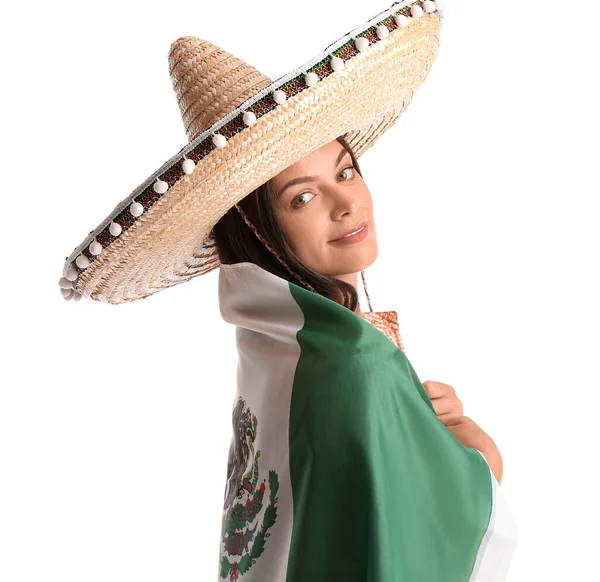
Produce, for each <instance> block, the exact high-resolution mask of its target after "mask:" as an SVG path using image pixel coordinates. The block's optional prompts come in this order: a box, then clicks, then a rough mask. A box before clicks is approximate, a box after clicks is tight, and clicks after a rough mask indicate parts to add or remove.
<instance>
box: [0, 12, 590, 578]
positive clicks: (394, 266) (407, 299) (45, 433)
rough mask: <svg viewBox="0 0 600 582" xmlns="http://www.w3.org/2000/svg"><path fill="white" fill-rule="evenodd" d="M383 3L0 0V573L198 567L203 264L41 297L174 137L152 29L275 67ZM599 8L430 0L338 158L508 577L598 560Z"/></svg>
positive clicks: (211, 568)
mask: <svg viewBox="0 0 600 582" xmlns="http://www.w3.org/2000/svg"><path fill="white" fill-rule="evenodd" d="M390 4H391V1H389V2H377V3H374V4H369V3H366V2H357V1H347V2H345V3H343V6H340V5H339V3H334V2H330V3H326V2H323V1H322V0H320V1H312V0H310V1H309V0H303V1H302V2H301V3H297V4H291V3H268V4H265V5H262V4H260V3H248V2H241V1H228V2H226V3H225V2H173V1H171V2H169V3H166V2H164V3H152V2H124V1H120V2H110V1H105V2H102V3H89V2H88V3H85V2H28V3H23V4H20V5H19V6H18V7H17V6H16V5H14V3H13V6H12V7H11V10H13V12H12V13H9V12H7V11H6V9H5V10H4V11H3V12H4V13H3V22H4V27H3V34H2V35H1V36H0V43H1V49H2V50H1V57H0V58H1V59H2V92H1V94H0V99H1V100H2V102H1V103H2V106H1V108H0V109H1V116H2V118H1V123H2V160H3V162H2V170H3V172H2V183H3V188H2V200H3V207H2V214H3V220H2V229H1V233H2V234H1V236H2V239H1V243H2V244H1V248H2V254H3V262H4V269H3V273H4V274H3V285H2V295H3V303H2V305H3V307H2V311H3V317H2V331H3V333H2V338H3V350H2V355H3V358H2V361H3V364H2V392H1V402H0V471H1V473H2V475H1V478H0V548H1V552H0V553H1V559H0V579H2V580H3V582H21V581H35V582H40V581H47V580H57V581H58V580H60V581H61V582H71V581H73V582H75V581H76V582H81V581H83V580H84V581H85V582H95V581H102V582H105V581H107V580H111V581H112V582H121V581H123V582H125V581H127V582H131V581H134V580H144V581H145V582H150V581H161V582H162V581H167V580H168V581H172V580H177V581H179V582H184V581H197V580H202V581H204V580H209V581H210V580H216V573H217V560H218V547H219V537H220V526H221V506H222V499H223V492H224V485H225V474H226V462H227V453H228V449H229V440H230V436H231V406H232V402H233V395H234V391H235V367H236V352H235V339H234V329H233V328H232V327H231V326H229V325H228V324H226V323H225V322H224V321H223V320H222V319H221V317H220V314H219V310H218V302H217V279H218V271H213V272H212V273H209V274H207V275H205V276H202V277H197V278H195V279H193V280H192V281H190V282H188V283H186V284H184V285H178V286H177V287H174V288H171V289H167V290H166V291H165V292H162V293H158V294H156V295H154V296H152V297H150V298H148V299H146V300H144V301H137V302H133V303H130V304H126V305H119V306H115V305H109V304H102V303H98V302H95V301H93V300H91V299H85V298H84V299H83V300H82V301H80V302H79V303H75V302H72V301H71V302H66V301H64V300H63V299H62V297H61V295H60V293H59V288H58V279H59V277H60V276H61V274H62V266H63V262H64V259H65V257H66V256H67V255H69V254H70V253H71V251H72V250H73V249H74V247H76V246H77V245H78V244H79V243H80V242H81V241H82V240H83V239H84V238H85V236H86V235H87V233H88V232H89V231H90V230H92V229H93V228H95V227H96V225H97V224H99V223H100V222H101V221H102V220H103V219H104V218H105V217H106V216H107V214H108V213H109V212H110V211H112V210H113V208H114V207H115V206H116V204H117V203H118V202H119V201H120V200H122V199H123V198H125V197H127V196H128V195H129V193H130V192H131V191H132V190H133V189H134V188H135V187H136V186H137V185H138V184H140V183H141V182H142V181H143V180H144V179H145V178H146V177H147V176H149V175H150V174H151V173H152V172H153V171H154V170H156V169H157V168H158V167H159V166H160V165H161V164H162V163H163V162H164V161H166V160H167V159H168V158H170V157H171V156H172V155H173V154H175V153H176V152H178V151H179V150H180V149H181V148H182V147H183V146H184V145H185V144H186V143H187V139H186V137H185V133H184V129H183V123H182V121H181V118H180V116H179V110H178V107H177V103H176V100H175V95H174V93H173V90H172V86H171V80H170V78H169V74H168V65H167V54H168V50H169V46H170V44H171V43H172V42H173V41H174V40H176V39H177V38H178V37H180V36H186V35H195V36H199V37H201V38H205V39H207V40H210V41H211V42H213V43H215V44H217V45H219V46H221V47H222V48H224V49H225V50H227V51H229V52H232V53H234V54H236V55H237V56H239V57H241V58H242V59H244V60H246V61H247V62H248V63H249V64H251V65H253V66H255V67H257V68H258V69H260V70H261V71H263V72H264V73H265V74H267V75H268V76H269V77H270V78H271V79H276V78H278V77H280V76H282V75H283V74H285V73H286V72H288V71H289V70H291V69H293V68H295V67H297V66H299V65H300V64H302V63H304V62H305V61H307V60H309V59H310V58H311V57H312V56H314V55H316V54H318V53H319V52H320V51H321V50H322V49H323V48H325V47H326V46H327V45H329V44H330V43H332V42H333V41H335V40H337V39H338V38H339V37H340V36H342V35H343V34H345V33H346V32H348V31H349V30H351V29H353V28H355V27H356V26H359V25H360V24H362V23H363V22H365V21H367V20H368V19H369V18H371V17H372V16H374V15H375V14H377V13H378V12H380V11H382V10H384V9H386V8H388V7H389V6H390ZM599 16H600V6H599V5H598V4H597V3H592V2H587V3H581V2H578V3H565V2H557V1H551V2H544V3H542V2H538V3H508V2H504V3H501V2H492V3H490V2H480V1H476V0H460V2H458V1H452V0H446V20H445V22H444V25H443V28H442V47H441V50H440V53H439V56H438V59H437V60H436V62H435V64H434V67H433V68H432V70H431V72H430V75H429V77H428V78H427V80H426V82H425V83H424V85H423V86H422V87H421V89H420V90H419V91H418V93H417V95H416V97H415V99H414V100H413V102H412V103H411V105H410V106H409V108H408V109H407V111H406V113H405V114H404V115H403V117H402V118H401V119H400V120H399V122H398V123H397V124H396V125H395V126H394V127H393V128H392V129H391V130H390V131H389V132H387V133H386V134H385V135H384V136H382V137H381V139H380V140H379V141H378V143H377V144H376V145H375V146H374V147H373V148H372V149H371V150H369V151H368V152H366V153H365V155H364V156H363V157H362V158H361V159H360V164H361V168H362V170H363V174H364V178H365V180H366V181H367V184H368V186H369V188H370V190H371V193H372V195H373V199H374V204H375V219H376V222H377V233H378V240H379V248H380V254H379V257H378V259H377V261H376V262H375V263H374V264H373V265H372V266H371V267H369V268H368V269H367V270H366V271H365V274H366V278H367V283H368V289H369V294H370V296H371V299H372V303H373V308H374V309H375V310H387V309H396V310H397V311H398V313H399V319H400V326H401V334H402V338H403V341H404V344H405V347H406V353H407V356H408V357H409V359H410V360H411V362H412V363H413V365H414V367H415V369H416V370H417V372H418V374H419V377H420V379H421V381H425V380H437V381H440V382H445V383H449V384H452V385H453V386H454V387H455V389H456V391H457V394H458V396H459V397H460V398H461V400H462V401H463V404H464V407H465V411H464V412H465V414H466V415H468V416H471V417H472V418H473V419H474V420H475V421H476V422H477V423H478V424H479V425H480V426H481V427H482V428H483V429H484V430H486V432H488V433H489V434H490V435H491V436H492V438H493V439H494V440H495V442H496V444H497V445H498V447H499V449H500V451H501V453H502V455H503V459H504V479H503V482H502V488H503V492H504V495H505V496H506V498H507V500H508V503H509V505H510V507H511V509H512V511H513V515H514V517H515V520H516V522H517V525H518V528H519V534H520V538H519V545H518V547H517V550H516V553H515V556H514V560H513V563H512V566H511V571H510V575H509V580H510V581H511V582H520V581H524V582H525V581H527V582H529V581H534V580H535V581H537V580H544V581H548V580H551V581H554V580H556V581H559V580H560V581H564V580H582V581H583V580H586V581H587V580H598V579H599V578H598V576H599V574H598V566H597V555H598V548H597V545H598V531H597V524H598V521H599V519H600V511H599V502H598V496H597V494H598V482H597V480H596V479H595V475H596V471H597V467H596V465H597V459H598V444H599V439H598V429H597V426H598V405H599V403H600V402H599V398H598V390H599V388H600V382H599V380H598V362H599V359H600V358H599V353H600V342H599V340H598V329H599V324H600V313H599V308H598V297H600V288H599V283H598V263H599V261H598V251H599V248H600V245H599V242H600V241H599V238H600V235H599V231H600V228H599V213H598V199H599V194H600V188H599V185H598V162H599V160H598V157H599V156H598V153H599V148H598V135H599V129H600V123H599V114H598V107H597V104H598V102H600V93H599V90H598V70H599V69H598V58H599V56H600V44H599V41H598V38H599V35H598V22H599ZM359 281H360V278H359ZM360 291H361V306H362V309H363V310H366V309H368V306H367V303H366V299H365V298H364V295H362V287H361V288H360ZM432 582H433V581H432ZM436 582H437V581H436Z"/></svg>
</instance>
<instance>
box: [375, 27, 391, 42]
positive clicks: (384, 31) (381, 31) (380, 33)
mask: <svg viewBox="0 0 600 582" xmlns="http://www.w3.org/2000/svg"><path fill="white" fill-rule="evenodd" d="M375 32H376V33H377V38H379V40H381V39H383V38H385V37H386V36H387V35H388V34H389V33H390V31H389V29H388V27H387V26H384V25H383V24H382V25H381V26H378V27H377V28H376V29H375Z"/></svg>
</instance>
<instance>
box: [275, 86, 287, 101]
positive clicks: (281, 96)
mask: <svg viewBox="0 0 600 582" xmlns="http://www.w3.org/2000/svg"><path fill="white" fill-rule="evenodd" d="M286 99H287V96H286V94H285V91H282V90H281V89H277V90H276V91H273V100H274V101H275V103H279V104H281V103H285V101H286Z"/></svg>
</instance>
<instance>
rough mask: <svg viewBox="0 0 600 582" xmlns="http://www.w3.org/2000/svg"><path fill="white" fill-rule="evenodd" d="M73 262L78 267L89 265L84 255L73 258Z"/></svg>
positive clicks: (84, 267)
mask: <svg viewBox="0 0 600 582" xmlns="http://www.w3.org/2000/svg"><path fill="white" fill-rule="evenodd" d="M75 263H76V264H77V266H78V267H79V268H80V269H87V268H88V267H89V266H90V261H89V259H88V258H87V257H86V256H85V255H79V256H78V257H77V258H76V259H75Z"/></svg>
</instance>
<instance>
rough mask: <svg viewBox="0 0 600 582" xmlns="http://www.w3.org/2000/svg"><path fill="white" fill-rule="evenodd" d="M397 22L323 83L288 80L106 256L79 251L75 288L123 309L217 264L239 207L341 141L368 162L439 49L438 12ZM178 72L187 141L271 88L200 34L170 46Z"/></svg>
mask: <svg viewBox="0 0 600 582" xmlns="http://www.w3.org/2000/svg"><path fill="white" fill-rule="evenodd" d="M396 13H400V9H399V10H398V11H397V12H395V13H394V14H396ZM403 13H404V12H403ZM390 21H391V22H392V24H391V25H389V26H388V28H390V32H389V34H388V36H387V37H385V38H383V39H377V37H376V36H374V32H373V30H374V29H375V25H374V26H373V27H372V28H371V29H368V30H367V31H365V33H363V34H362V36H367V37H368V38H369V40H370V41H371V39H374V40H375V41H374V42H373V41H372V42H371V43H370V45H369V46H368V47H367V49H366V50H363V51H354V52H352V53H350V54H351V56H349V57H348V58H344V68H343V71H344V73H343V74H340V73H338V72H331V69H329V70H328V72H327V73H323V72H322V71H316V72H317V74H318V75H319V81H318V82H317V83H315V84H314V85H312V86H310V87H308V86H306V84H303V85H302V86H301V87H299V89H297V90H296V92H295V93H294V91H292V90H290V87H289V85H288V86H286V87H285V91H286V95H287V99H286V101H285V102H283V103H278V104H274V106H273V107H271V108H270V109H269V110H268V111H266V112H263V111H260V110H259V109H258V108H256V107H255V108H253V109H252V110H253V111H254V113H255V114H256V117H257V120H256V123H254V124H253V125H251V126H249V127H243V128H241V130H238V131H237V133H234V134H233V135H230V136H229V135H227V132H225V131H221V132H219V133H222V134H223V135H227V143H226V145H225V147H222V148H221V147H212V148H211V149H210V151H209V152H208V153H206V154H204V155H203V156H202V157H200V158H199V159H198V160H197V161H196V166H195V169H194V171H193V172H192V173H191V174H185V175H183V176H181V177H180V178H178V180H177V181H175V182H173V183H171V182H169V188H168V190H167V191H166V192H165V193H164V194H163V195H162V196H160V197H159V198H158V199H156V201H154V202H153V203H152V204H151V205H150V206H149V207H147V206H146V204H144V212H143V214H141V216H139V217H137V218H136V219H135V221H133V222H132V224H130V225H128V226H127V228H124V229H123V232H122V233H121V234H120V235H119V236H118V237H115V238H114V240H111V241H110V244H106V246H104V245H103V247H104V248H103V249H102V252H101V253H100V254H99V255H97V256H94V255H92V254H90V253H89V251H88V250H87V248H83V251H82V250H81V249H82V247H81V246H80V248H79V249H78V253H77V254H80V253H82V254H85V256H86V257H88V258H89V259H90V264H89V266H88V267H87V268H85V269H79V267H77V271H81V272H80V273H78V277H77V280H76V281H75V289H76V290H77V291H78V292H79V293H82V294H83V295H84V296H85V297H92V298H93V299H96V300H99V301H104V302H108V303H113V304H119V303H125V302H129V301H134V300H137V299H142V298H146V297H148V296H150V295H152V294H154V293H156V292H157V291H161V290H163V289H166V288H168V287H172V286H174V285H177V284H180V283H183V282H185V281H188V280H189V279H191V278H193V277H196V276H198V275H202V274H205V273H208V272H210V271H212V270H213V269H215V268H217V267H218V266H219V260H218V256H217V253H216V248H215V244H214V240H213V239H212V238H211V237H210V236H209V232H210V230H211V229H212V227H213V226H214V224H215V223H216V222H217V221H218V220H219V219H220V218H221V217H222V216H223V215H224V214H225V213H226V212H227V211H228V210H229V209H230V208H231V207H232V206H233V205H234V204H235V203H237V202H239V201H240V200H241V199H242V198H244V197H245V196H246V195H247V194H249V193H250V192H252V191H253V190H254V189H255V188H257V187H258V186H260V185H261V184H263V183H265V182H266V181H268V180H269V179H271V178H272V177H274V176H275V175H277V174H278V173H279V172H281V171H282V170H284V169H285V168H287V167H289V166H290V165H291V164H293V163H294V162H296V161H298V160H300V159H302V158H304V157H305V156H307V155H309V154H310V153H311V152H313V151H314V150H316V149H317V148H319V147H321V146H322V145H324V144H326V143H328V142H330V141H332V140H334V139H336V138H337V137H338V136H340V135H343V136H344V137H345V138H346V139H347V140H348V142H349V144H350V146H351V147H352V148H353V149H354V152H355V154H356V156H357V157H360V156H361V155H362V154H363V153H364V152H365V151H366V150H367V149H369V148H370V147H371V146H372V145H373V144H374V143H375V141H376V140H377V139H378V138H379V137H380V136H381V135H382V134H383V133H384V132H385V131H387V130H388V129H389V128H390V127H391V126H392V125H394V123H396V121H397V120H398V118H399V117H400V116H401V115H402V113H403V112H404V110H405V109H406V107H407V106H408V104H409V102H410V101H411V99H412V97H413V95H414V93H415V91H416V90H417V89H418V88H419V86H420V85H421V84H422V83H423V81H424V80H425V78H426V77H427V75H428V73H429V70H430V68H431V66H432V63H433V61H434V59H435V57H436V55H437V52H438V47H439V30H440V24H439V17H438V15H437V14H435V13H433V14H429V13H425V14H423V15H422V16H421V17H419V18H414V19H411V22H410V25H409V26H406V27H404V28H401V27H398V26H395V25H394V24H393V21H392V19H391V17H390V18H389V19H386V21H385V22H386V25H388V23H389V22H390ZM348 42H349V43H351V44H353V41H350V40H349V41H348ZM336 54H340V53H339V52H338V53H336ZM169 71H170V75H171V79H172V83H173V88H174V91H175V94H176V97H177V102H178V105H179V108H180V112H181V117H182V120H183V123H184V127H185V131H186V134H187V136H188V139H189V140H190V142H191V141H193V140H195V139H196V138H198V137H199V136H200V135H201V134H202V132H205V131H206V130H207V129H208V128H210V127H211V126H213V124H215V123H216V122H218V121H219V120H220V119H221V118H223V117H224V116H226V115H227V114H228V113H230V112H232V111H233V110H234V109H236V108H237V107H239V106H240V105H241V104H243V103H244V102H245V101H247V100H248V99H250V98H251V97H252V96H253V95H256V94H257V93H259V92H260V91H262V90H264V89H265V88H266V87H268V86H269V85H272V83H273V82H272V81H271V79H269V78H268V77H266V76H265V75H264V74H262V73H261V72H259V71H257V70H256V69H255V68H253V67H251V66H250V65H248V64H246V63H244V62H243V61H242V60H240V59H239V58H237V57H235V56H233V55H231V54H230V53H228V52H226V51H224V50H223V49H221V48H219V47H217V46H216V45H214V44H212V43H210V42H207V41H205V40H201V39H198V38H195V37H183V38H180V39H179V40H177V41H176V42H174V43H173V44H172V45H171V49H170V51H169ZM299 74H300V76H301V77H302V73H299ZM282 86H283V85H282ZM269 95H270V96H271V100H272V92H270V93H269ZM247 110H250V108H247ZM230 133H233V132H230ZM209 139H210V136H209ZM188 157H190V158H191V157H192V156H191V155H189V156H188ZM138 200H139V197H138ZM123 202H125V201H123ZM122 207H123V203H121V205H120V206H117V208H115V211H113V213H111V216H113V217H115V216H117V210H118V209H122ZM105 222H106V221H105ZM92 240H93V239H92ZM84 242H85V241H84ZM74 256H76V254H75V253H74V254H73V255H72V257H71V258H70V260H73V258H74ZM71 264H72V263H71Z"/></svg>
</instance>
